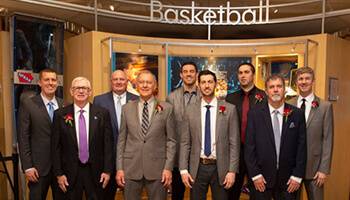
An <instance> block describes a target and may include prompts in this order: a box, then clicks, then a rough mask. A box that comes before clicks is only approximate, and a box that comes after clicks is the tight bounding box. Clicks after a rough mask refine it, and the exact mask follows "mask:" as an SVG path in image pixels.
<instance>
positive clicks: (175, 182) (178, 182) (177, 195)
mask: <svg viewBox="0 0 350 200" xmlns="http://www.w3.org/2000/svg"><path fill="white" fill-rule="evenodd" d="M171 188H172V192H171V199H172V200H183V199H184V194H185V190H186V188H185V185H184V184H183V182H182V179H181V174H180V171H179V168H177V167H175V168H174V169H173V179H172V183H171Z"/></svg>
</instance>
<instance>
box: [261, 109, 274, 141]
mask: <svg viewBox="0 0 350 200" xmlns="http://www.w3.org/2000/svg"><path fill="white" fill-rule="evenodd" d="M262 114H263V116H264V117H263V118H264V120H265V124H266V126H267V132H268V135H269V137H270V140H271V143H272V144H273V146H275V136H274V133H273V128H272V119H271V115H270V109H269V106H268V104H267V103H266V104H265V106H264V107H263V108H262Z"/></svg>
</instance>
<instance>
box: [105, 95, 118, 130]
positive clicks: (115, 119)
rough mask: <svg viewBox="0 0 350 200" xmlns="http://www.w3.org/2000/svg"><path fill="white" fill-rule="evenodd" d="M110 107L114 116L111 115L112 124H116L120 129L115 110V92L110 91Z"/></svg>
mask: <svg viewBox="0 0 350 200" xmlns="http://www.w3.org/2000/svg"><path fill="white" fill-rule="evenodd" d="M107 103H108V108H109V110H110V111H112V116H110V117H111V120H112V124H113V126H115V125H116V126H115V127H116V128H117V130H118V121H117V114H116V112H115V105H114V99H113V92H110V93H109V95H108V102H107Z"/></svg>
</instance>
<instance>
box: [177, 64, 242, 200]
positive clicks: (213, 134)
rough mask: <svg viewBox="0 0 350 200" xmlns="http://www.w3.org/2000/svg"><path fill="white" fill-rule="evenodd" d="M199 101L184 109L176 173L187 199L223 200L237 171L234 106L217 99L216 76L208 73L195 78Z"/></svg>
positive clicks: (236, 131)
mask: <svg viewBox="0 0 350 200" xmlns="http://www.w3.org/2000/svg"><path fill="white" fill-rule="evenodd" d="M198 82H199V88H200V90H201V95H202V99H201V101H199V102H197V103H195V104H191V105H189V106H188V107H187V109H186V111H185V116H184V120H183V123H184V126H183V132H182V135H181V141H180V160H179V166H180V173H181V176H182V181H183V183H184V184H185V186H186V187H189V188H191V199H193V200H197V199H206V195H207V191H208V186H209V185H210V187H211V191H212V197H213V199H214V200H215V199H217V200H225V199H227V198H228V191H227V189H229V188H230V187H232V185H233V184H234V181H235V175H236V173H237V172H238V167H239V166H238V165H239V150H240V137H239V129H238V116H237V111H236V107H235V106H234V105H232V104H229V103H227V102H225V101H220V100H217V99H216V97H215V96H214V90H215V87H216V84H217V80H216V76H215V74H214V73H213V72H211V71H209V70H204V71H201V72H200V73H199V75H198Z"/></svg>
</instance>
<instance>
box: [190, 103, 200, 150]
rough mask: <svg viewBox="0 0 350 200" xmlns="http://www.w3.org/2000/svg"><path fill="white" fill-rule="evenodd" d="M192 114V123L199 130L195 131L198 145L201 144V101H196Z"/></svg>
mask: <svg viewBox="0 0 350 200" xmlns="http://www.w3.org/2000/svg"><path fill="white" fill-rule="evenodd" d="M194 109H195V110H194V111H193V113H191V114H193V115H194V119H193V120H194V125H195V126H197V127H198V129H199V131H198V132H197V138H198V141H199V145H200V146H202V108H201V101H197V102H196V104H195V107H194Z"/></svg>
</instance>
